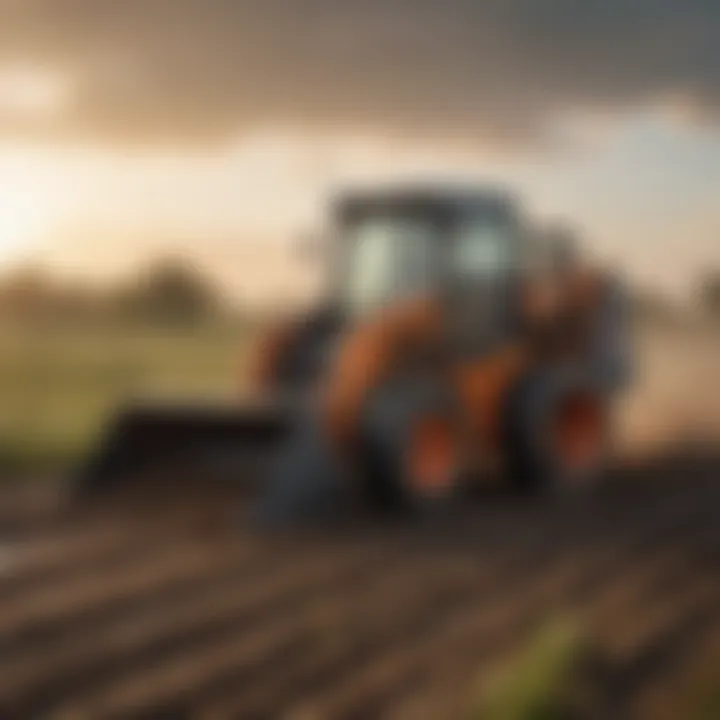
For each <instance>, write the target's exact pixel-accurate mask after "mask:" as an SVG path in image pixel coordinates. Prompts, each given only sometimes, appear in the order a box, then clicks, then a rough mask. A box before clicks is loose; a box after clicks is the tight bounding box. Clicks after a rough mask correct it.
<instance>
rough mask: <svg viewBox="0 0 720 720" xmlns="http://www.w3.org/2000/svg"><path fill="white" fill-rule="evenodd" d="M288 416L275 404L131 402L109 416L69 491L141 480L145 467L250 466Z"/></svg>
mask: <svg viewBox="0 0 720 720" xmlns="http://www.w3.org/2000/svg"><path fill="white" fill-rule="evenodd" d="M294 417H295V411H294V408H292V407H291V406H290V405H288V404H283V403H278V402H273V403H270V402H259V403H258V402H255V403H246V404H239V403H235V404H230V403H227V404H220V403H210V402H208V403H205V404H198V403H184V402H163V403H149V402H147V403H138V404H134V405H131V406H128V407H126V408H124V409H122V410H120V411H119V412H118V413H117V414H116V415H115V417H114V419H113V420H112V421H111V423H110V425H109V427H108V430H107V431H106V432H105V434H104V437H103V438H102V440H101V442H100V444H99V446H98V447H97V450H96V451H95V452H94V453H93V454H92V455H91V457H90V458H89V460H88V462H87V463H86V464H85V465H84V467H82V468H81V470H80V472H79V473H78V474H77V476H76V478H75V489H76V490H77V492H79V493H81V494H95V493H97V492H104V491H107V490H111V489H116V488H117V489H120V488H123V487H125V486H127V485H132V484H133V483H137V482H140V481H141V482H143V484H145V483H146V482H148V478H149V473H150V472H151V471H157V474H158V478H160V477H161V476H163V475H165V474H166V473H163V472H161V470H169V469H174V470H179V469H187V468H189V467H192V468H193V470H194V469H198V470H201V469H203V468H204V469H206V470H207V468H208V467H217V466H218V465H221V464H223V463H224V464H226V465H227V464H228V463H230V462H232V465H233V466H234V467H236V466H237V465H238V464H245V463H249V464H252V461H253V460H255V459H257V458H260V457H262V456H263V455H266V454H267V453H268V451H270V450H271V449H272V448H273V447H275V446H276V445H279V444H281V443H282V441H283V439H284V438H285V437H287V436H288V435H289V433H290V430H291V428H292V426H293V420H294Z"/></svg>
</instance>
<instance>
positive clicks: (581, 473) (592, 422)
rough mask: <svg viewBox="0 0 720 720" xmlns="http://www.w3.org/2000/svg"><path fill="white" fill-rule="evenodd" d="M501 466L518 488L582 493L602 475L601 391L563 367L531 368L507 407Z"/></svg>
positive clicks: (604, 421) (605, 448)
mask: <svg viewBox="0 0 720 720" xmlns="http://www.w3.org/2000/svg"><path fill="white" fill-rule="evenodd" d="M504 439H505V448H504V450H505V452H504V456H505V470H506V476H507V479H508V481H509V484H510V486H511V487H512V488H513V489H514V490H516V491H519V492H522V493H533V494H538V493H542V494H551V495H568V494H573V495H575V494H578V493H586V492H588V491H590V490H592V489H594V488H596V487H597V486H598V484H599V483H600V481H601V480H602V477H603V474H604V470H605V468H606V465H607V458H608V454H609V416H608V406H607V401H606V398H605V396H604V394H603V393H602V392H600V391H599V390H597V389H596V388H595V387H593V385H592V384H591V383H589V382H587V381H586V380H585V379H583V378H581V377H579V376H577V375H575V374H573V373H571V372H566V371H564V370H563V369H558V370H555V371H543V372H538V373H533V374H530V375H528V376H527V377H526V378H524V379H523V380H522V381H521V382H520V383H519V384H518V386H517V387H516V388H515V389H514V391H513V392H512V393H511V397H510V399H509V403H508V407H507V410H506V425H505V438H504Z"/></svg>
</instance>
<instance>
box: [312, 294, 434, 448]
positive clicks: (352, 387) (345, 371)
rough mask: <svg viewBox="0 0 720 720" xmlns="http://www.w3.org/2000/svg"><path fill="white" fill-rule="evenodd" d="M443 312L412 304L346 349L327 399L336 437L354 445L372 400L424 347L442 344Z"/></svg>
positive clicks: (373, 324) (362, 330) (374, 323)
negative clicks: (367, 402)
mask: <svg viewBox="0 0 720 720" xmlns="http://www.w3.org/2000/svg"><path fill="white" fill-rule="evenodd" d="M441 331H442V312H441V308H440V305H439V303H437V302H436V301H434V300H432V299H429V298H420V299H413V300H409V301H407V302H405V303H401V304H400V305H398V306H396V307H394V308H391V309H390V310H388V311H386V312H384V313H383V314H382V315H380V316H378V317H375V318H373V319H371V320H370V321H369V322H368V323H367V324H366V325H364V326H361V327H358V328H356V329H355V330H354V331H353V332H352V333H351V334H350V335H349V336H348V338H347V340H346V341H345V344H344V346H343V347H341V349H340V352H339V355H338V358H337V361H336V365H335V367H334V369H333V373H332V376H331V377H330V378H329V381H328V386H327V394H326V397H325V416H326V420H327V425H328V429H329V432H330V434H331V437H333V438H334V439H335V440H336V441H337V442H339V443H341V444H346V443H347V442H349V441H351V439H352V436H353V434H354V432H355V429H356V427H357V422H358V418H359V416H360V412H361V409H362V406H363V402H364V400H365V397H366V396H367V394H368V393H369V392H370V391H371V390H372V389H373V388H374V387H376V386H377V385H378V383H380V382H381V381H382V380H383V379H384V378H385V377H387V376H388V375H389V374H390V373H391V372H392V370H393V368H394V367H397V364H398V363H399V362H400V361H401V359H402V358H406V357H408V356H409V355H410V354H411V353H413V351H415V350H416V349H418V348H419V347H421V346H427V345H430V344H432V343H436V342H439V341H440V333H441Z"/></svg>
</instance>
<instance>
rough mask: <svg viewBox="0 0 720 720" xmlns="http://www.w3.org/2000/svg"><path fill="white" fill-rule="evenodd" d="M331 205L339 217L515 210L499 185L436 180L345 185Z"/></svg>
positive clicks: (511, 215) (510, 215) (504, 213)
mask: <svg viewBox="0 0 720 720" xmlns="http://www.w3.org/2000/svg"><path fill="white" fill-rule="evenodd" d="M333 207H334V212H335V214H336V215H337V216H338V217H339V218H340V219H348V218H352V217H354V216H358V215H364V214H366V213H368V212H378V211H387V212H401V211H407V212H427V213H431V214H435V213H437V214H443V215H457V214H464V213H466V212H483V213H487V214H490V215H498V216H501V217H506V218H515V217H516V216H517V214H518V213H517V203H516V200H515V198H514V197H513V196H512V195H511V194H510V193H509V192H507V191H505V190H502V189H500V188H492V187H491V188H488V187H484V186H479V185H466V184H440V183H414V184H396V185H392V186H385V187H375V188H371V189H355V190H351V189H350V190H349V189H345V190H342V191H340V192H338V193H336V194H335V198H334V205H333Z"/></svg>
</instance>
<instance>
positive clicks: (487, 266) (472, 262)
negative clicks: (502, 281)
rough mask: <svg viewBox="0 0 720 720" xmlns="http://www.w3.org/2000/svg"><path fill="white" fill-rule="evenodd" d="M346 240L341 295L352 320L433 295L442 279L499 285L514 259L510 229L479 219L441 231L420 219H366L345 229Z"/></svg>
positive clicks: (398, 216) (474, 217)
mask: <svg viewBox="0 0 720 720" xmlns="http://www.w3.org/2000/svg"><path fill="white" fill-rule="evenodd" d="M345 234H346V238H345V240H346V242H347V246H348V248H349V249H348V255H347V263H348V265H347V273H346V275H345V277H344V281H345V282H344V285H343V287H342V288H341V294H342V295H343V297H344V298H345V302H346V305H347V307H348V310H349V311H350V312H351V313H352V314H353V315H364V314H366V313H368V312H371V311H373V310H375V309H377V308H380V307H382V306H383V305H386V304H387V303H388V302H392V301H397V300H399V299H402V298H406V297H410V296H416V295H419V294H423V293H425V292H428V291H431V290H432V289H433V288H435V287H437V286H438V284H439V282H440V281H441V279H442V278H443V276H445V275H446V274H447V276H448V281H449V282H450V283H455V284H459V285H466V284H468V283H470V284H472V283H476V282H483V281H486V280H493V279H497V278H499V277H502V276H504V275H506V274H507V273H508V272H509V271H510V270H511V268H512V264H513V261H514V259H515V258H514V255H515V249H514V243H513V238H512V235H513V232H512V230H511V228H510V227H509V225H508V224H507V223H504V222H501V221H498V220H497V219H496V218H488V217H487V216H484V215H482V214H478V215H469V216H467V217H464V218H457V219H456V221H455V222H454V223H453V224H452V225H449V226H448V225H446V226H444V227H443V226H441V225H439V224H438V223H437V222H435V221H434V220H433V219H432V218H428V217H423V216H420V215H417V216H412V215H408V214H406V215H401V214H396V215H391V214H388V215H381V214H377V215H375V214H370V215H367V216H365V217H362V218H359V219H355V220H354V221H353V222H352V223H349V224H348V225H347V226H346V229H345Z"/></svg>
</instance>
